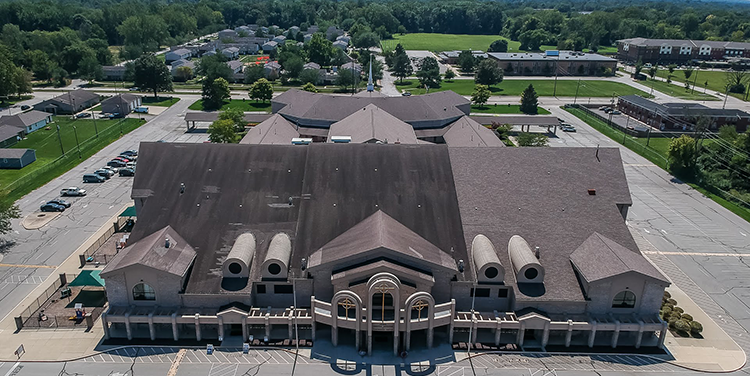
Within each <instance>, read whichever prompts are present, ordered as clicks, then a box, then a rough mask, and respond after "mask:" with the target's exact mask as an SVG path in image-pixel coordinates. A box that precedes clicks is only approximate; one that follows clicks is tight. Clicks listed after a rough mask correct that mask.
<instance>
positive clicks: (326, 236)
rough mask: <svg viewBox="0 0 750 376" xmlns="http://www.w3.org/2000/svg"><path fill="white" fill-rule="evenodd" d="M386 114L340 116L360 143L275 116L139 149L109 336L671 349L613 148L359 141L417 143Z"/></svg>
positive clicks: (372, 110) (658, 284) (114, 277)
mask: <svg viewBox="0 0 750 376" xmlns="http://www.w3.org/2000/svg"><path fill="white" fill-rule="evenodd" d="M360 99H362V100H374V99H371V98H360ZM410 104H413V103H411V102H410ZM292 106H293V107H294V105H292ZM362 108H364V110H363V109H362ZM381 108H383V107H381ZM412 108H413V110H414V111H415V112H419V111H420V109H418V108H414V107H413V106H412ZM383 109H384V108H383ZM382 111H383V110H381V109H378V108H376V107H375V106H374V105H370V106H367V105H365V106H364V107H361V108H360V109H359V110H357V112H358V113H357V114H350V116H349V119H350V120H354V121H355V122H357V123H359V124H360V125H362V129H358V128H356V124H354V123H349V124H347V123H346V122H345V120H346V119H342V122H341V123H340V124H335V125H334V126H332V127H331V129H336V130H337V131H341V132H348V133H351V136H352V140H354V139H357V140H359V141H364V142H363V143H354V142H352V143H341V142H334V143H310V142H309V141H308V140H307V139H306V138H304V135H303V134H302V130H301V128H302V126H301V125H299V124H297V123H296V122H294V121H290V120H289V119H288V118H286V117H284V116H283V115H280V114H278V113H277V114H275V115H273V116H272V117H271V118H269V119H268V120H267V121H269V123H267V124H266V125H263V126H261V125H259V126H258V128H257V130H256V128H253V129H250V131H249V133H248V135H250V134H253V137H255V138H258V139H261V140H262V139H267V140H268V142H264V141H261V142H256V143H252V144H240V145H230V144H180V143H157V142H145V143H142V144H141V146H140V148H139V160H140V162H141V163H143V164H144V165H147V166H149V168H148V169H147V170H144V171H142V172H140V173H139V174H138V175H136V177H135V180H134V181H133V188H132V192H131V197H132V198H133V200H134V201H135V203H136V211H137V213H138V222H137V223H136V225H135V227H134V228H133V231H132V233H131V235H130V238H129V239H128V243H127V245H126V247H125V248H124V249H122V250H121V251H120V252H119V253H118V255H117V256H116V257H115V258H114V259H113V260H112V261H111V262H110V263H109V264H108V265H107V266H106V267H105V268H104V270H103V271H102V273H101V276H102V278H104V280H105V281H106V289H107V297H108V301H109V306H108V308H107V310H106V311H105V312H104V313H103V314H102V315H101V318H102V319H101V322H102V326H103V329H104V333H105V337H106V338H113V337H115V338H127V339H135V338H150V339H151V340H154V339H156V338H159V339H160V340H162V341H166V340H168V341H174V342H175V343H180V341H184V340H188V339H190V340H197V341H199V342H200V341H209V342H214V343H219V342H216V341H224V340H228V341H230V342H232V343H234V341H237V342H241V341H245V342H247V341H251V339H252V342H251V343H253V344H257V345H267V344H270V343H276V342H279V341H282V342H283V341H286V340H292V339H294V338H299V339H300V340H305V341H318V340H321V339H322V338H321V336H325V337H324V338H325V340H326V341H328V340H329V339H330V341H331V344H332V345H333V347H334V348H333V349H329V348H327V347H326V348H321V350H319V351H324V352H331V353H330V354H323V355H328V356H335V354H334V353H333V352H335V351H337V349H335V347H346V348H351V349H352V350H353V351H357V350H361V351H364V352H366V353H372V352H373V350H374V348H375V346H378V347H379V348H386V349H388V350H392V351H393V354H394V355H396V354H398V353H400V352H401V351H409V350H412V349H418V348H421V349H426V348H430V347H432V346H434V345H438V344H448V345H450V344H457V343H465V342H469V341H470V342H472V343H476V344H481V345H482V346H504V345H512V346H514V347H517V348H521V349H530V348H536V349H542V350H544V349H546V348H548V347H552V346H555V348H556V351H564V349H565V348H570V349H571V350H573V349H575V351H580V350H579V349H580V348H603V349H610V351H618V350H617V349H618V348H621V347H627V348H642V347H661V346H663V344H664V340H665V338H666V333H667V331H668V329H667V324H666V323H665V322H664V321H662V320H661V319H660V317H659V309H660V307H661V303H662V297H663V294H664V289H665V287H667V286H668V285H669V281H668V280H667V279H666V277H664V276H663V275H662V274H661V272H659V270H658V269H656V267H655V266H653V264H651V263H650V262H649V260H648V259H646V258H645V256H644V255H643V254H642V253H641V251H640V250H639V249H638V245H637V244H636V241H635V240H634V239H633V237H632V235H631V233H630V231H629V230H628V226H627V224H626V222H625V220H626V218H627V211H628V208H629V207H630V206H631V205H632V204H633V202H632V200H631V197H630V192H629V189H628V184H627V179H626V177H625V171H624V168H623V164H622V159H621V157H620V152H619V149H617V148H598V149H596V150H594V149H591V148H503V147H475V146H470V145H467V146H462V147H450V146H446V145H430V144H420V143H417V144H407V145H405V144H398V143H395V142H390V139H389V142H388V144H385V143H378V142H375V143H371V142H367V141H372V140H374V139H380V138H384V137H385V136H386V135H388V137H389V138H390V137H394V135H403V137H404V139H406V138H411V137H412V136H411V135H410V134H409V129H408V128H409V127H408V123H406V122H403V119H401V120H399V119H397V118H391V117H390V116H392V114H386V113H383V112H382ZM441 111H442V110H441ZM359 112H362V113H361V114H360V113H359ZM368 121H385V122H390V123H392V126H388V127H386V128H384V129H377V128H373V127H372V126H371V124H367V122H368ZM400 121H401V122H400ZM271 123H275V124H277V125H276V126H268V125H270V124H271ZM458 125H459V126H461V127H470V126H472V124H471V123H468V122H467V123H464V124H458ZM280 132H284V133H285V136H284V137H282V138H281V140H282V141H283V139H284V138H288V137H294V136H297V135H299V136H300V137H296V140H295V141H294V144H292V143H288V144H286V145H278V144H277V145H269V144H273V143H276V142H274V141H273V140H275V139H278V138H276V137H275V135H276V134H277V133H280ZM373 132H374V133H373ZM396 137H401V136H396ZM412 141H413V139H412ZM530 187H532V188H530ZM498 191H502V196H503V198H502V199H498V197H497V192H498ZM292 305H293V306H294V308H293V310H292V309H291V308H290V307H291V306H292ZM290 315H293V316H290ZM290 317H294V318H295V320H290ZM293 321H295V322H294V323H293ZM294 324H297V325H299V327H298V328H299V330H298V331H296V332H294V330H292V329H293V327H292V325H294ZM290 328H292V329H290ZM470 330H471V331H472V332H473V333H474V334H473V335H472V336H471V337H469V336H468V333H469V331H470ZM261 339H262V340H261ZM376 339H377V344H376V341H375V340H376ZM255 341H257V342H255ZM228 343H229V342H228ZM612 348H615V349H616V350H611V349H612ZM620 351H621V350H620Z"/></svg>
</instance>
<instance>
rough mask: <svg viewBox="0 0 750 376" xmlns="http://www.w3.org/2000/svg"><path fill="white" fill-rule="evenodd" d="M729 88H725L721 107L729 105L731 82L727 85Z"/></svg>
mask: <svg viewBox="0 0 750 376" xmlns="http://www.w3.org/2000/svg"><path fill="white" fill-rule="evenodd" d="M726 86H727V88H726V89H725V90H724V104H723V105H721V109H722V110H723V109H725V108H726V107H727V98H729V84H727V85H726Z"/></svg>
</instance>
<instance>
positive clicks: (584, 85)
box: [573, 78, 586, 105]
mask: <svg viewBox="0 0 750 376" xmlns="http://www.w3.org/2000/svg"><path fill="white" fill-rule="evenodd" d="M580 86H581V79H580V78H579V79H578V85H576V96H575V98H573V104H574V105H575V104H576V102H577V101H578V88H579V87H580ZM583 87H586V84H583Z"/></svg>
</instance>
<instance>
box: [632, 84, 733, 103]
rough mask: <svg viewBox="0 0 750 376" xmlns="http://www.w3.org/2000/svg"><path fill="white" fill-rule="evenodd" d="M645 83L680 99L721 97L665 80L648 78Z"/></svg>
mask: <svg viewBox="0 0 750 376" xmlns="http://www.w3.org/2000/svg"><path fill="white" fill-rule="evenodd" d="M643 85H645V86H648V87H652V86H653V88H654V90H656V91H660V92H662V93H664V94H667V95H670V96H673V97H675V98H680V99H688V100H693V101H718V100H719V98H716V97H715V96H713V95H711V94H703V90H695V91H693V92H691V91H689V90H685V87H684V86H678V85H674V84H668V83H666V82H665V81H659V80H650V79H649V80H648V81H647V82H643Z"/></svg>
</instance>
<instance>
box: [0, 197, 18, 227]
mask: <svg viewBox="0 0 750 376" xmlns="http://www.w3.org/2000/svg"><path fill="white" fill-rule="evenodd" d="M18 218H21V210H20V209H19V208H18V205H15V204H13V203H10V202H7V201H6V200H0V235H2V234H7V233H9V232H10V231H11V229H12V228H11V223H10V222H11V221H12V220H13V219H18Z"/></svg>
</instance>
